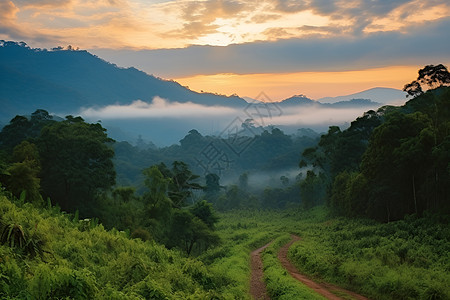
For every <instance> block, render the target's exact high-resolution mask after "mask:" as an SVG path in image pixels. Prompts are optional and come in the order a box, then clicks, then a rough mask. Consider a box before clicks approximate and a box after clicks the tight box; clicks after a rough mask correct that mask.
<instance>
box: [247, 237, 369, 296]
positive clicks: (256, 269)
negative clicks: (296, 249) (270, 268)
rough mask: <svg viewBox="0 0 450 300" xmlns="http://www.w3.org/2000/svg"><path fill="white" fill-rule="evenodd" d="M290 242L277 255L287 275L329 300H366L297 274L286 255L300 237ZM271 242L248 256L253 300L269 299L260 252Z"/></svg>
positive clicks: (344, 290) (352, 293)
mask: <svg viewBox="0 0 450 300" xmlns="http://www.w3.org/2000/svg"><path fill="white" fill-rule="evenodd" d="M291 236H292V240H291V241H290V242H289V243H287V244H286V245H284V246H283V247H282V248H281V249H280V252H279V253H278V259H279V260H280V262H281V264H282V265H283V267H284V268H285V269H286V270H287V271H288V272H289V274H290V275H291V276H292V277H293V278H295V279H297V280H298V281H300V282H302V283H303V284H304V285H306V286H308V287H309V288H311V289H313V290H314V291H315V292H316V293H318V294H320V295H322V296H324V297H325V298H327V299H330V300H341V299H344V298H341V297H339V296H338V295H345V299H349V298H350V299H356V300H368V298H366V297H364V296H362V295H359V294H357V293H354V292H352V291H348V290H346V289H343V288H340V287H338V286H335V285H333V284H330V283H317V282H315V281H313V280H311V279H309V278H308V277H307V276H305V275H303V274H301V273H299V271H298V270H297V268H296V267H295V266H294V265H293V264H292V263H291V262H290V261H289V260H288V258H287V253H288V250H289V247H291V245H292V244H293V243H294V242H296V241H299V240H300V237H298V236H296V235H291ZM271 243H272V242H270V243H269V244H267V245H264V246H263V247H261V248H258V249H256V250H255V251H253V252H252V253H251V254H250V268H251V279H250V294H251V295H252V297H253V299H257V300H267V299H270V297H269V295H268V294H267V289H266V285H265V283H264V272H263V264H262V260H261V252H262V251H264V249H266V248H267V247H268V246H270V244H271Z"/></svg>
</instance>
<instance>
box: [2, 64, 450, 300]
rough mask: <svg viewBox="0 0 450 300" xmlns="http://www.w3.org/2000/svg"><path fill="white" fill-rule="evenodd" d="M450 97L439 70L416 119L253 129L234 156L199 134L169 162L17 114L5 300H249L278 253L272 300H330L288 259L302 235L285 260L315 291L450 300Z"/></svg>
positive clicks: (428, 72)
mask: <svg viewBox="0 0 450 300" xmlns="http://www.w3.org/2000/svg"><path fill="white" fill-rule="evenodd" d="M449 84H450V74H449V72H448V71H447V69H446V67H444V66H443V65H437V66H433V65H430V66H426V67H424V68H423V69H421V70H419V76H418V78H417V80H415V81H413V82H412V83H410V84H407V85H405V88H404V90H405V91H406V92H407V93H408V94H409V95H410V96H411V97H412V99H410V100H409V101H408V102H406V104H405V105H403V106H383V107H381V108H379V109H378V110H376V111H374V110H370V111H367V112H366V113H364V114H363V115H362V116H361V117H359V118H357V119H356V120H354V121H353V122H352V123H351V124H350V126H349V127H348V128H346V129H344V130H341V128H339V127H337V126H331V127H330V128H329V130H328V132H327V133H325V134H323V135H318V134H317V133H315V132H312V131H310V130H306V129H302V130H299V131H298V133H297V134H296V135H287V134H285V133H284V132H283V131H282V130H280V129H279V128H276V127H273V126H272V127H267V128H257V127H255V125H254V123H253V122H252V120H246V121H244V122H243V123H242V124H241V128H242V129H243V130H247V132H249V131H250V132H253V134H247V135H241V136H239V140H238V142H237V141H236V140H237V137H236V136H234V137H233V136H227V137H224V136H204V135H202V134H201V133H200V132H198V131H197V130H195V129H192V130H190V131H189V132H188V133H187V135H186V136H185V137H184V138H183V139H182V140H181V141H180V144H179V145H173V146H170V147H164V148H158V147H156V146H154V145H151V144H145V143H143V142H141V143H139V142H138V143H137V145H136V146H133V145H131V144H129V143H127V142H118V141H114V140H113V139H111V138H109V137H108V135H107V131H106V130H105V129H104V128H103V127H102V126H101V124H100V123H93V124H92V123H87V122H85V120H84V119H83V118H81V117H79V116H75V117H74V116H70V115H69V116H66V117H65V118H61V117H58V116H53V115H50V114H49V113H48V112H47V111H46V110H44V109H38V110H36V111H35V112H33V113H31V115H28V116H27V115H23V116H19V115H18V116H16V117H14V118H13V119H12V120H11V121H10V122H9V124H7V125H6V126H4V127H3V129H2V130H1V132H0V183H1V186H0V187H1V191H0V244H1V246H0V297H1V298H2V299H3V298H4V299H17V298H18V299H61V298H69V299H251V297H252V296H251V295H250V292H249V290H250V286H249V278H250V273H251V269H250V267H249V259H250V252H251V251H253V250H255V249H257V248H259V247H261V246H263V245H265V244H267V243H269V242H271V241H272V243H271V244H270V245H269V246H268V247H267V248H266V250H264V251H263V252H262V254H261V256H262V261H263V265H264V282H265V285H266V288H267V293H268V295H269V296H270V297H271V299H314V298H317V299H319V298H320V297H321V296H319V295H317V294H315V293H314V291H313V290H312V289H310V288H308V287H306V286H305V285H302V284H301V283H299V282H297V281H296V280H294V279H293V278H292V277H290V276H289V274H287V272H286V270H284V269H283V267H282V266H281V265H280V262H279V261H278V259H277V254H278V252H279V250H280V248H281V247H282V246H283V245H284V244H286V243H287V242H288V241H289V240H290V234H294V235H296V236H299V237H301V240H300V241H297V242H295V243H294V244H293V245H292V246H291V247H290V248H289V250H288V254H287V255H288V258H289V260H290V261H291V262H292V263H293V264H294V265H295V267H296V268H297V269H298V270H300V271H301V272H302V273H304V274H306V275H308V276H309V277H310V278H313V279H315V280H317V281H323V282H329V283H333V284H335V285H337V286H341V287H343V288H346V289H348V290H351V291H354V292H357V293H360V294H361V295H364V296H365V297H368V298H371V299H449V298H450V289H449V286H450V276H449V274H450V272H449V271H450V264H449V262H450V229H449V226H448V223H449V221H450V217H449V214H450V201H449V200H450V184H449V182H450V87H448V85H449ZM216 145H217V146H216ZM218 145H221V146H220V147H219V146H218ZM236 145H239V146H240V147H241V148H236ZM237 149H239V150H238V151H237ZM212 150H215V151H216V152H217V153H216V154H215V155H216V156H215V158H214V159H211V156H210V155H211V153H212V152H211V151H212ZM204 159H209V161H207V162H205V160H204ZM216 167H218V168H216ZM340 297H343V298H345V297H347V298H348V297H350V298H351V296H349V295H340ZM347 298H345V299H347Z"/></svg>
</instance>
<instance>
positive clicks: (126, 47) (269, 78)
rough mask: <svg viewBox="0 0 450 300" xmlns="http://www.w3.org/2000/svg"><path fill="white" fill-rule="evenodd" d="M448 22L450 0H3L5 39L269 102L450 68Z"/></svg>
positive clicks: (1, 33)
mask: <svg viewBox="0 0 450 300" xmlns="http://www.w3.org/2000/svg"><path fill="white" fill-rule="evenodd" d="M449 28H450V2H449V1H448V0H350V1H347V0H297V1H294V0H257V1H255V0H171V1H168V0H154V1H144V0H95V1H94V0H0V39H4V40H14V41H25V42H26V43H27V44H29V45H30V46H32V47H41V48H52V47H56V46H67V45H69V44H70V45H72V46H74V47H79V48H81V49H88V50H89V51H90V52H92V53H94V54H96V55H98V56H100V57H101V58H104V59H106V60H108V61H111V62H113V63H116V64H117V65H119V66H122V67H130V66H134V67H136V68H138V69H141V70H143V71H145V72H147V73H149V74H153V75H155V76H158V77H162V78H166V79H174V80H176V81H179V82H180V83H181V84H183V85H185V86H189V87H190V88H191V89H193V90H196V91H202V90H203V91H208V92H217V93H220V94H226V95H230V94H238V95H240V96H247V97H255V96H256V95H258V94H259V93H260V92H262V91H263V92H265V93H266V94H267V95H269V96H270V97H271V99H273V100H282V99H284V98H287V97H289V96H292V95H295V94H305V95H306V96H308V97H311V98H313V99H319V98H321V97H325V96H338V95H344V94H351V93H355V92H359V91H361V90H364V89H369V88H372V87H391V88H398V89H401V88H402V87H403V85H404V84H405V83H408V82H410V81H411V80H413V79H415V77H416V76H417V70H418V69H419V68H421V67H423V66H424V65H427V64H438V63H444V64H445V65H447V66H449V63H450V31H449V30H448V29H449Z"/></svg>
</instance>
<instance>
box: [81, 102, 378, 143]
mask: <svg viewBox="0 0 450 300" xmlns="http://www.w3.org/2000/svg"><path fill="white" fill-rule="evenodd" d="M258 105H260V106H258V107H256V106H255V107H253V106H252V104H249V106H248V107H246V108H242V109H239V108H231V107H224V106H204V105H200V104H195V103H191V102H187V103H179V102H170V101H168V100H165V99H162V98H159V97H155V98H154V99H153V101H152V102H150V103H149V102H144V101H142V100H136V101H133V102H132V103H131V104H129V105H109V106H104V107H89V108H83V109H82V110H81V111H80V115H81V116H82V117H83V118H85V119H86V120H87V121H89V122H97V121H101V123H102V125H103V126H104V127H105V128H107V129H108V134H109V135H110V136H111V137H112V138H114V139H116V140H119V141H121V140H127V141H129V142H135V141H136V139H137V138H138V136H141V137H142V138H143V139H144V140H145V141H152V142H153V143H155V144H156V145H158V146H168V145H172V144H174V143H178V141H179V140H180V139H182V138H183V137H184V136H185V135H186V134H187V133H188V132H189V131H190V130H191V129H197V130H198V131H199V132H200V133H201V134H203V135H220V134H221V133H222V132H223V131H224V130H225V129H226V128H227V126H228V125H229V124H230V123H232V122H233V121H234V122H235V121H236V118H238V120H240V121H242V122H243V121H244V120H247V119H253V120H254V123H255V125H256V126H263V127H266V126H269V125H271V126H279V127H280V128H281V129H282V130H284V131H285V132H286V133H287V134H291V133H294V132H295V131H296V130H297V129H299V128H311V129H314V130H315V131H318V132H324V131H326V130H327V128H328V127H329V126H331V125H338V126H341V127H347V126H348V124H349V123H350V122H351V121H353V120H354V119H355V118H357V117H358V116H361V115H362V114H363V113H364V112H365V111H367V110H369V109H376V107H373V108H372V107H367V106H366V107H360V108H330V107H323V106H319V105H317V106H316V105H314V106H287V107H285V106H284V107H281V108H280V107H279V106H277V105H276V104H270V103H269V104H258ZM261 105H262V106H261Z"/></svg>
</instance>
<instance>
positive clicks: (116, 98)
mask: <svg viewBox="0 0 450 300" xmlns="http://www.w3.org/2000/svg"><path fill="white" fill-rule="evenodd" d="M156 96H158V97H160V98H163V99H165V100H166V101H162V102H161V100H159V103H158V102H154V101H153V99H154V98H155V97H156ZM136 100H142V101H144V102H139V101H138V102H135V101H136ZM255 101H256V100H254V99H251V98H245V99H244V98H241V97H239V96H236V95H233V96H223V95H218V94H213V93H198V92H195V91H191V90H189V89H188V88H187V87H184V86H182V85H180V84H179V83H177V82H175V81H171V80H164V79H161V78H157V77H155V76H153V75H148V74H146V73H144V72H142V71H139V70H137V69H135V68H119V67H117V66H116V65H114V64H111V63H109V62H107V61H105V60H102V59H101V58H99V57H97V56H95V55H92V54H91V53H89V52H87V51H79V50H73V49H70V50H63V49H60V48H57V49H52V50H46V49H32V48H30V47H28V46H27V45H26V44H25V43H23V42H20V43H17V42H5V41H1V40H0V104H1V110H0V128H1V127H2V125H5V124H7V123H8V122H9V121H10V120H11V119H12V118H13V117H14V116H15V115H29V114H30V113H32V112H34V111H35V110H36V109H45V110H47V111H48V112H49V113H51V114H54V115H59V116H61V117H64V116H66V115H68V114H72V115H80V114H81V116H82V117H83V118H85V119H86V120H87V121H90V122H96V121H97V120H101V121H102V125H103V126H104V127H105V128H107V129H108V133H109V134H110V135H111V136H112V137H113V138H115V139H117V140H128V141H133V140H134V141H135V140H136V139H137V137H138V136H142V138H144V139H146V140H147V141H153V142H155V143H157V144H159V145H161V144H164V145H170V144H172V143H175V142H177V141H179V139H180V138H182V137H183V136H184V135H185V134H186V133H187V132H188V131H189V130H190V129H192V128H196V129H198V130H199V131H200V132H205V133H207V134H212V135H213V134H223V133H224V132H225V131H226V130H230V128H232V129H236V128H239V125H240V124H234V123H233V122H234V121H233V120H235V121H236V122H237V121H239V120H241V121H243V120H245V119H247V118H248V117H249V116H253V115H254V114H255V113H257V114H256V115H257V116H258V117H262V116H263V115H264V114H262V113H261V112H260V111H259V110H260V108H259V107H256V108H255V107H250V104H249V103H250V102H255ZM396 101H405V94H404V93H403V92H402V91H400V90H395V89H387V88H374V89H370V90H367V91H363V92H361V93H357V94H352V95H347V96H341V97H334V98H330V97H329V98H322V99H319V100H318V101H317V100H312V99H309V98H307V97H306V96H304V95H296V96H292V97H290V98H287V99H285V100H283V101H281V102H276V103H274V105H277V106H279V108H278V109H275V111H277V112H278V114H274V115H271V113H268V114H266V115H265V117H268V116H270V117H269V118H268V119H267V118H266V120H264V122H263V123H264V124H266V125H275V126H280V128H283V130H285V132H288V133H295V132H296V130H297V129H299V128H312V129H314V130H317V131H325V130H326V129H327V128H328V126H329V125H336V124H337V125H341V126H346V124H347V123H348V122H349V121H351V120H353V119H354V118H355V117H356V116H358V115H359V114H362V113H363V112H364V111H367V110H369V109H376V108H378V107H380V106H382V105H385V104H395V103H396ZM256 102H257V101H256ZM148 103H152V104H154V105H147V106H146V104H148ZM179 103H182V105H179ZM189 103H194V105H191V104H189ZM116 105H121V106H120V107H116V108H115V109H116V113H115V115H114V116H111V115H108V108H111V107H112V106H113V108H114V106H116ZM217 106H220V107H219V108H217ZM161 107H162V109H161ZM224 107H225V109H224ZM309 108H311V109H309ZM158 109H160V110H158ZM261 109H262V110H264V107H262V108H261ZM270 109H274V108H273V107H272V108H270ZM321 109H323V110H321ZM254 110H255V111H254ZM89 111H91V114H90V115H88V114H86V112H89ZM92 111H93V112H92ZM117 111H118V112H117ZM126 112H127V113H126ZM163 113H165V115H164V114H163ZM236 126H237V127H236Z"/></svg>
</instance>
